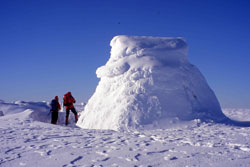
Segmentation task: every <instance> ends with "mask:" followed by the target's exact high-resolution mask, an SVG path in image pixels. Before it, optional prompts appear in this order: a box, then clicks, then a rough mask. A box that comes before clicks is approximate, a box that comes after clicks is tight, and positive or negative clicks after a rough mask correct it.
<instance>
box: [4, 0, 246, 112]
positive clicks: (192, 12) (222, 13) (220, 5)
mask: <svg viewBox="0 0 250 167" xmlns="http://www.w3.org/2000/svg"><path fill="white" fill-rule="evenodd" d="M249 8H250V2H249V1H247V0H234V1H230V0H227V1H218V0H210V1H200V0H192V1H190V0H175V1H172V0H171V1H169V0H161V1H160V0H127V1H121V0H89V1H87V0H36V1H34V0H15V1H14V0H2V1H0V24H1V26H0V70H1V82H0V99H3V100H5V101H14V100H27V101H41V100H46V101H48V100H51V99H52V98H53V97H54V96H55V95H58V96H59V98H62V96H63V94H64V93H66V92H67V91H71V92H72V94H73V95H74V96H75V98H76V99H77V101H87V100H88V99H89V98H90V97H91V95H92V94H93V93H94V91H95V88H96V86H97V84H98V82H99V80H98V78H97V77H96V74H95V71H96V69H97V68H98V67H99V66H101V65H104V64H105V63H106V61H107V60H108V59H109V56H110V54H109V52H110V46H109V43H110V40H111V39H112V38H113V36H116V35H139V36H140V35H143V36H167V37H185V38H186V39H187V42H188V44H189V60H190V62H191V63H192V64H194V65H196V66H197V67H198V68H199V69H200V71H201V72H202V73H203V75H204V76H205V77H206V79H207V81H208V83H209V85H210V87H211V88H212V89H213V90H214V92H215V93H216V95H217V97H218V99H219V101H220V103H221V105H222V107H248V108H249V107H250V75H249V74H250V50H249V47H250V19H249V18H250V10H249ZM60 100H61V99H60Z"/></svg>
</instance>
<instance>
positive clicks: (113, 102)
mask: <svg viewBox="0 0 250 167" xmlns="http://www.w3.org/2000/svg"><path fill="white" fill-rule="evenodd" d="M111 47H112V49H111V56H110V59H109V60H108V62H107V63H106V65H104V66H102V67H100V68H98V69H97V72H96V73H97V77H99V78H100V82H99V84H98V86H97V88H96V91H95V93H94V95H93V96H92V97H91V98H90V100H89V101H88V104H87V105H86V107H85V111H84V112H83V113H82V115H81V117H80V119H79V122H78V126H80V127H82V128H87V129H113V130H127V129H138V128H140V127H144V126H146V125H149V126H150V127H151V128H152V127H153V128H154V127H155V128H158V127H159V126H161V127H162V126H168V122H169V120H171V119H174V120H192V119H196V118H199V119H206V120H207V119H209V120H211V119H212V120H217V119H224V118H225V117H224V114H223V113H222V111H221V108H220V105H219V103H218V100H217V98H216V96H215V94H214V93H213V91H212V90H211V89H210V88H209V86H208V84H207V82H206V80H205V78H204V77H203V76H202V74H201V73H200V71H199V70H198V69H197V68H196V67H195V66H193V65H192V64H190V63H189V62H188V59H187V51H188V46H187V43H186V42H185V40H184V39H183V38H165V37H164V38H162V37H138V36H116V37H114V38H113V39H112V41H111Z"/></svg>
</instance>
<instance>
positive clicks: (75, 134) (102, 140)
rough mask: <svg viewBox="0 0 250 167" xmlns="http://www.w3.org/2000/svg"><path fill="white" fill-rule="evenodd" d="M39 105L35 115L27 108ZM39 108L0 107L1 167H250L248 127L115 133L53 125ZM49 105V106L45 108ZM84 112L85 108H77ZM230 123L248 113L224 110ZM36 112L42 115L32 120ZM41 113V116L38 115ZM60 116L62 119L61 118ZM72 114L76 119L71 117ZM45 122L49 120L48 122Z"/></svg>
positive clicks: (189, 126) (184, 126) (187, 126)
mask: <svg viewBox="0 0 250 167" xmlns="http://www.w3.org/2000/svg"><path fill="white" fill-rule="evenodd" d="M31 103H32V105H33V107H35V106H36V110H33V109H25V108H23V105H25V104H26V105H27V106H29V104H31ZM41 103H44V102H21V103H19V102H18V104H22V105H19V107H18V106H16V107H15V108H14V109H15V111H13V112H10V111H8V112H6V110H4V108H5V109H6V108H7V107H8V106H9V107H11V106H12V105H13V103H0V108H1V111H3V113H5V115H4V116H1V117H0V166H1V167H19V166H25V167H34V166H35V167H51V166H58V167H72V166H74V167H112V166H113V167H128V166H134V167H135V166H137V167H165V166H171V167H179V166H188V167H193V166H207V167H221V166H227V167H235V166H242V167H248V166H249V164H250V143H249V137H250V136H249V134H250V128H249V127H237V126H228V125H225V124H217V123H213V122H210V123H205V122H201V121H200V120H199V119H196V120H193V121H187V122H184V121H182V122H179V123H178V124H173V126H172V127H168V128H167V129H155V130H141V131H131V132H126V131H124V132H117V131H113V130H87V129H81V128H79V127H77V126H74V125H73V124H71V126H64V125H63V124H59V125H52V124H49V123H48V122H49V121H50V117H47V112H45V111H43V110H45V109H44V108H43V107H41ZM45 104H46V103H45ZM77 107H79V109H83V106H80V105H79V106H77ZM223 112H224V113H225V114H226V115H227V116H228V117H230V118H233V119H238V120H240V121H242V120H245V121H250V109H225V110H223ZM32 113H33V114H35V115H39V116H38V117H36V119H34V117H33V116H32ZM38 113H39V114H38ZM62 114H63V113H62V112H59V116H60V115H62ZM71 115H73V114H71ZM45 117H47V119H49V120H48V121H45V120H44V118H45Z"/></svg>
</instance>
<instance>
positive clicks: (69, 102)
mask: <svg viewBox="0 0 250 167" xmlns="http://www.w3.org/2000/svg"><path fill="white" fill-rule="evenodd" d="M75 102H76V101H75V99H74V97H73V96H72V95H71V92H68V93H66V94H65V95H64V98H63V105H64V106H65V108H66V110H68V109H72V108H74V105H73V103H75Z"/></svg>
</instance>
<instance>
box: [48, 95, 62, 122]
mask: <svg viewBox="0 0 250 167" xmlns="http://www.w3.org/2000/svg"><path fill="white" fill-rule="evenodd" d="M50 106H51V109H50V112H51V123H52V124H56V123H57V120H58V111H59V110H61V106H60V103H59V98H58V96H55V98H54V99H53V100H52V101H51V103H50Z"/></svg>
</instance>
